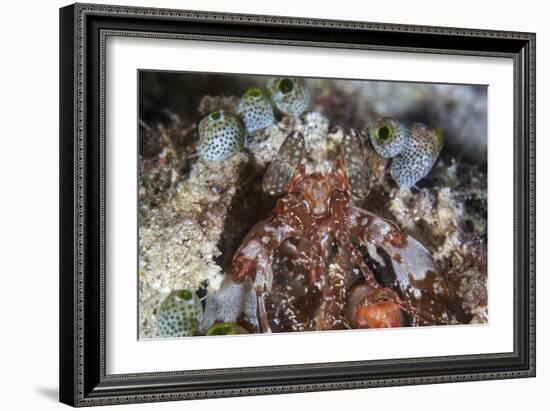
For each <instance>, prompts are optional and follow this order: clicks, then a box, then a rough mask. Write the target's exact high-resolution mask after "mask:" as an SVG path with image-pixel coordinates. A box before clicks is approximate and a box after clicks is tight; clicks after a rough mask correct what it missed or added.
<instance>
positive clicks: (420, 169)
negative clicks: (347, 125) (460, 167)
mask: <svg viewBox="0 0 550 411" xmlns="http://www.w3.org/2000/svg"><path fill="white" fill-rule="evenodd" d="M370 140H371V142H372V145H373V147H374V149H375V150H376V152H377V153H378V154H379V155H380V156H382V157H385V158H392V163H391V167H390V172H391V175H392V177H393V179H394V180H395V181H396V182H397V184H398V185H399V187H400V188H410V187H412V186H413V185H415V184H416V182H417V181H419V180H421V179H422V178H424V177H425V176H426V175H428V173H429V172H430V170H431V169H432V167H433V165H434V164H435V162H436V160H437V157H438V156H439V153H440V152H441V149H442V148H443V135H442V133H441V130H440V129H438V128H432V127H428V126H426V125H424V124H422V123H418V122H413V123H410V124H405V123H401V122H399V121H396V120H394V119H389V118H383V119H381V120H378V121H377V122H376V124H375V125H374V127H372V128H371V129H370Z"/></svg>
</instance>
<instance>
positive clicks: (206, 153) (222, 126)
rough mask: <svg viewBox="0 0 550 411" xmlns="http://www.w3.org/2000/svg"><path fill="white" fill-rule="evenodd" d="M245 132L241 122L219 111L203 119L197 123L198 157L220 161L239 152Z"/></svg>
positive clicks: (235, 117) (231, 115)
mask: <svg viewBox="0 0 550 411" xmlns="http://www.w3.org/2000/svg"><path fill="white" fill-rule="evenodd" d="M245 133H246V131H245V128H244V125H243V122H242V120H241V119H240V118H239V117H237V116H236V115H234V114H231V113H228V112H226V111H223V110H220V111H215V112H214V113H211V114H209V115H208V116H206V117H204V118H203V119H202V120H201V122H200V123H199V150H198V152H199V157H200V158H201V159H203V160H209V161H220V160H223V159H225V158H227V157H229V156H230V155H232V154H235V153H237V152H239V151H240V150H241V149H242V147H243V140H244V135H245Z"/></svg>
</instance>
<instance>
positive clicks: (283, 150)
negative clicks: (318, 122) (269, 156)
mask: <svg viewBox="0 0 550 411" xmlns="http://www.w3.org/2000/svg"><path fill="white" fill-rule="evenodd" d="M305 149H306V142H305V140H304V136H303V135H302V133H300V132H299V131H296V130H295V131H293V132H291V133H290V134H289V135H288V136H287V138H286V139H285V141H283V144H281V147H280V148H279V152H278V153H277V155H276V156H275V158H274V159H273V161H272V162H271V164H269V166H268V167H267V170H266V172H265V174H264V178H263V181H262V188H263V190H264V191H265V192H266V193H268V194H269V195H272V196H276V195H280V194H282V193H284V192H285V191H286V188H287V186H288V183H289V182H290V180H291V179H292V176H293V175H294V172H295V171H296V169H297V168H298V166H299V165H300V163H301V162H302V157H303V156H304V152H305Z"/></svg>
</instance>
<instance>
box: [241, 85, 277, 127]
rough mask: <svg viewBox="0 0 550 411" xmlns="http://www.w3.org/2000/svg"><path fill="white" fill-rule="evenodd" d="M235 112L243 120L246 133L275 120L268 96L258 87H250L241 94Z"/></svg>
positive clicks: (266, 125)
mask: <svg viewBox="0 0 550 411" xmlns="http://www.w3.org/2000/svg"><path fill="white" fill-rule="evenodd" d="M237 114H238V115H239V116H240V117H241V119H242V120H243V123H244V125H245V127H246V131H247V132H248V133H253V132H254V131H256V130H262V129H264V128H266V127H268V126H270V125H272V124H273V122H274V121H275V116H274V115H273V107H272V105H271V102H270V101H269V97H268V96H267V94H266V92H265V91H264V90H262V89H261V88H259V87H253V88H250V89H248V90H247V91H246V93H244V94H243V96H242V97H241V100H240V101H239V105H238V107H237Z"/></svg>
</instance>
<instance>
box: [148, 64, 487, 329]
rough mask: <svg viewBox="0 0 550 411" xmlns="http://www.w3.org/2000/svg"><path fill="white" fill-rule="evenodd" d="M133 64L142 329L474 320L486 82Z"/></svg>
mask: <svg viewBox="0 0 550 411" xmlns="http://www.w3.org/2000/svg"><path fill="white" fill-rule="evenodd" d="M138 78H139V122H140V127H139V130H140V132H139V133H140V134H139V193H138V205H139V213H138V219H139V221H138V228H139V337H140V338H177V337H190V336H212V335H233V334H248V333H281V332H303V331H326V330H350V329H369V328H388V327H418V326H436V325H447V326H452V325H458V324H462V325H464V324H483V323H487V321H488V309H487V88H486V86H484V85H467V84H432V83H407V82H390V81H371V80H347V79H330V78H298V77H282V76H256V75H246V74H212V73H192V72H162V71H140V73H139V76H138Z"/></svg>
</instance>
